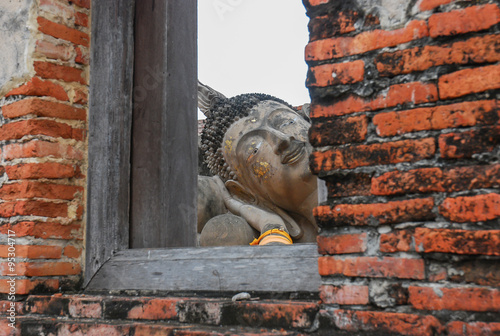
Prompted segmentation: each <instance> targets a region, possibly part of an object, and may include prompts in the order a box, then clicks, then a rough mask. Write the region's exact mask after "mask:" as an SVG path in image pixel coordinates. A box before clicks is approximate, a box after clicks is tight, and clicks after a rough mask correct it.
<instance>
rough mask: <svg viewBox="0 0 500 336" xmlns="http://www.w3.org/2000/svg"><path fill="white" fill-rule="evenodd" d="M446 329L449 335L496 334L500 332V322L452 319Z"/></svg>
mask: <svg viewBox="0 0 500 336" xmlns="http://www.w3.org/2000/svg"><path fill="white" fill-rule="evenodd" d="M446 330H447V332H448V333H447V335H448V336H476V335H477V336H495V335H499V334H500V323H498V322H489V323H488V322H462V321H452V322H449V323H448V324H447V325H446Z"/></svg>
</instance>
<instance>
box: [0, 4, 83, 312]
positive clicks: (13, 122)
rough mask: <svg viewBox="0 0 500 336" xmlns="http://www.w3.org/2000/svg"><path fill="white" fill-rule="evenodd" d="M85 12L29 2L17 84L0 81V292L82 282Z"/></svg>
mask: <svg viewBox="0 0 500 336" xmlns="http://www.w3.org/2000/svg"><path fill="white" fill-rule="evenodd" d="M89 8H90V2H89V1H86V0H76V1H75V0H72V1H66V0H39V1H36V2H33V4H32V6H31V8H30V15H29V18H28V19H27V22H24V23H23V26H26V27H29V34H30V36H29V38H28V40H29V43H28V44H29V47H27V48H26V49H25V53H26V55H24V59H26V60H27V63H28V64H27V69H28V70H27V73H25V74H24V75H23V76H22V77H21V78H24V81H23V82H22V83H20V84H19V81H20V79H19V78H18V77H17V78H12V79H11V80H10V81H8V82H6V83H0V84H1V85H2V88H1V90H2V91H5V92H6V94H5V95H4V96H3V98H2V100H1V101H0V103H1V106H0V108H1V116H2V117H1V124H0V148H1V154H0V160H1V163H0V175H1V178H0V234H2V235H3V236H2V237H4V238H5V239H2V240H1V245H0V258H2V259H1V260H0V293H13V291H14V289H15V294H18V295H23V294H28V293H30V292H38V293H42V292H47V291H49V292H50V291H52V292H54V291H58V290H68V289H74V288H77V286H78V283H79V282H80V281H81V271H82V263H81V262H82V261H81V255H82V249H83V243H82V240H83V232H84V228H83V224H82V216H83V209H84V193H85V190H84V186H85V169H86V168H85V165H86V163H85V160H86V159H85V158H86V133H87V132H86V127H87V94H88V77H89V74H88V64H89V49H88V48H89V42H90V39H89V33H90V32H89V30H90V28H89V14H90V12H89ZM6 88H7V89H6ZM7 238H11V240H8V239H7ZM14 256H15V258H16V264H15V266H12V264H9V259H8V258H9V257H14ZM12 267H14V268H12ZM11 274H15V276H10V275H11ZM13 279H14V281H12V280H13ZM14 284H15V286H14ZM2 322H3V321H2Z"/></svg>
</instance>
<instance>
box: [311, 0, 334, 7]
mask: <svg viewBox="0 0 500 336" xmlns="http://www.w3.org/2000/svg"><path fill="white" fill-rule="evenodd" d="M329 1H330V0H307V2H309V5H310V6H319V5H322V4H326V3H328V2H329Z"/></svg>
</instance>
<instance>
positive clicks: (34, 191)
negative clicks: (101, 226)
mask: <svg viewBox="0 0 500 336" xmlns="http://www.w3.org/2000/svg"><path fill="white" fill-rule="evenodd" d="M82 193H83V187H79V186H72V185H65V184H54V183H44V182H35V181H22V182H16V183H9V184H4V185H2V187H0V198H1V199H3V200H16V199H21V198H49V199H60V200H72V199H75V197H77V194H82Z"/></svg>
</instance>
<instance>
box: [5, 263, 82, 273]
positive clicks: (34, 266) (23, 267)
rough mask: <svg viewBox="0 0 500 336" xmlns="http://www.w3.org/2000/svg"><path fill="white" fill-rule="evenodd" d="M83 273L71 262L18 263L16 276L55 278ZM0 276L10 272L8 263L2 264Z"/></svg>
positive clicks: (78, 266)
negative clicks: (56, 276)
mask: <svg viewBox="0 0 500 336" xmlns="http://www.w3.org/2000/svg"><path fill="white" fill-rule="evenodd" d="M81 271H82V269H81V267H80V265H79V264H74V263H69V262H62V261H59V262H42V261H40V262H16V274H17V275H18V276H28V277H32V276H35V277H36V276H55V275H75V274H80V273H81ZM0 274H1V275H7V274H9V270H8V268H7V263H5V262H4V263H0Z"/></svg>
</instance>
